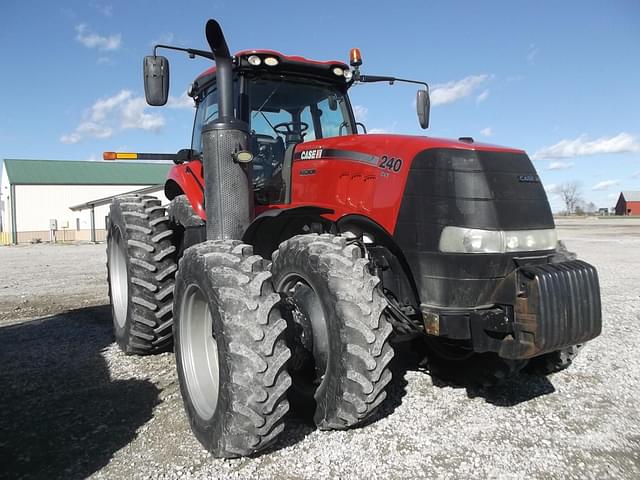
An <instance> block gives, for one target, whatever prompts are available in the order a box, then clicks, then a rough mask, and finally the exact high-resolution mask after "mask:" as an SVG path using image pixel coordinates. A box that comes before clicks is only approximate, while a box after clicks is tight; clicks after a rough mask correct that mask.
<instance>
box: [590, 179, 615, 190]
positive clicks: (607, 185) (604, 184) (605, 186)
mask: <svg viewBox="0 0 640 480" xmlns="http://www.w3.org/2000/svg"><path fill="white" fill-rule="evenodd" d="M619 184H620V180H605V181H603V182H600V183H596V184H595V185H594V186H593V188H592V189H591V190H607V189H609V188H611V187H615V186H616V185H619Z"/></svg>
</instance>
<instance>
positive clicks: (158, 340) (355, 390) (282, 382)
mask: <svg viewBox="0 0 640 480" xmlns="http://www.w3.org/2000/svg"><path fill="white" fill-rule="evenodd" d="M174 244H175V239H173V231H172V229H171V228H170V223H169V219H168V217H167V215H166V212H165V209H164V208H163V207H161V206H160V202H159V200H157V199H155V198H153V197H148V196H132V195H128V196H123V197H118V198H116V199H115V200H114V201H113V203H112V206H111V213H110V225H109V231H108V246H107V255H108V275H109V287H110V289H109V291H110V298H111V303H112V310H113V318H114V329H115V334H116V341H117V343H118V345H119V346H120V347H121V349H122V350H123V351H124V352H126V353H128V354H149V353H156V352H160V351H165V350H168V349H169V348H170V347H171V345H172V344H173V343H174V342H173V340H174V338H173V335H175V345H174V347H175V354H176V363H177V369H178V379H179V383H180V389H181V393H182V397H183V401H184V405H185V409H186V412H187V416H188V418H189V422H190V424H191V428H192V430H193V432H194V434H195V435H196V437H197V438H198V440H199V441H200V442H201V443H202V444H203V445H204V446H205V447H206V448H207V449H208V450H209V451H210V452H212V453H213V454H214V455H215V456H218V457H237V456H246V455H251V454H254V453H256V452H258V451H260V450H263V449H264V448H266V447H267V446H268V445H270V444H271V443H272V442H273V441H274V440H275V439H276V437H277V436H278V435H279V434H280V433H281V432H282V430H283V429H284V418H285V415H286V414H287V412H288V411H289V399H291V400H292V402H294V403H296V404H297V406H301V407H302V406H305V407H306V408H310V410H311V412H312V413H313V418H314V420H315V423H316V424H317V426H318V427H319V428H321V429H345V428H349V427H352V426H355V425H358V424H361V423H362V422H363V421H364V420H365V419H367V418H369V417H370V416H371V414H372V413H373V412H374V411H375V410H376V408H377V407H378V406H379V405H380V404H381V403H382V402H383V400H384V399H385V397H386V392H385V388H386V386H387V385H388V383H389V381H390V380H391V372H390V370H389V368H388V367H389V362H390V361H391V359H392V358H393V349H392V347H391V346H390V344H389V336H390V334H391V332H392V328H391V325H390V324H389V322H388V321H387V319H386V316H385V313H384V311H385V308H386V299H385V297H384V296H383V295H382V293H380V291H379V290H378V289H377V288H376V287H377V284H378V282H379V279H378V278H377V277H375V276H374V275H372V274H371V273H370V272H369V269H368V260H367V259H365V258H363V254H362V251H361V249H360V247H359V246H358V245H357V244H355V243H352V242H350V241H348V240H347V239H346V238H343V237H339V236H334V235H329V234H324V235H300V236H296V237H293V238H291V239H290V240H287V241H285V242H283V244H282V245H280V248H279V249H278V250H277V251H276V252H274V255H273V265H271V263H270V262H267V261H266V260H264V259H263V258H262V257H260V256H258V255H254V254H253V249H252V247H251V246H249V245H245V244H242V243H241V242H238V241H207V242H204V243H200V244H197V245H194V246H192V247H189V248H187V249H186V250H185V251H184V254H183V255H182V257H181V259H180V261H179V268H178V264H177V255H178V252H177V251H176V247H175V245H174ZM176 272H177V275H176ZM271 272H273V278H272V273H271ZM174 277H175V278H174ZM274 286H275V288H274ZM276 292H279V293H276ZM282 307H284V308H282ZM283 314H284V315H283ZM283 316H284V317H286V320H285V319H284V318H283ZM294 316H295V318H296V319H297V323H296V321H294ZM174 317H175V321H174ZM172 333H173V335H172ZM285 335H288V337H287V338H285ZM290 347H291V348H290ZM292 349H293V351H294V352H295V358H293V359H292V358H291V356H292V355H291V350H292ZM296 365H298V366H300V365H303V368H297V367H296ZM289 371H291V374H290V373H289ZM292 377H293V381H292Z"/></svg>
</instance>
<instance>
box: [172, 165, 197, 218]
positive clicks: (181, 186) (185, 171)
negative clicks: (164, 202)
mask: <svg viewBox="0 0 640 480" xmlns="http://www.w3.org/2000/svg"><path fill="white" fill-rule="evenodd" d="M202 173H203V172H202V162H200V161H198V160H192V161H190V162H187V163H182V164H180V165H175V166H174V167H172V168H171V170H169V175H168V178H167V181H166V183H165V185H164V193H165V195H166V197H167V198H168V199H169V200H172V199H173V198H175V197H177V196H178V195H182V194H185V195H186V196H187V198H188V199H189V203H191V208H193V211H194V212H195V213H196V215H198V216H199V217H200V218H202V220H205V221H206V220H207V213H206V211H205V209H204V178H203V175H202Z"/></svg>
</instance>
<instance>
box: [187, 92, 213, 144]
mask: <svg viewBox="0 0 640 480" xmlns="http://www.w3.org/2000/svg"><path fill="white" fill-rule="evenodd" d="M217 116H218V90H217V89H216V88H215V87H214V88H212V89H210V90H209V91H208V92H207V93H206V94H205V97H204V98H203V99H202V100H200V102H199V103H198V109H197V110H196V117H195V120H194V122H193V136H192V137H191V149H192V150H194V151H196V152H198V153H202V126H203V125H206V124H207V123H208V122H210V121H211V120H213V119H214V118H216V117H217Z"/></svg>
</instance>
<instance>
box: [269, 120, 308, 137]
mask: <svg viewBox="0 0 640 480" xmlns="http://www.w3.org/2000/svg"><path fill="white" fill-rule="evenodd" d="M297 125H300V132H296V131H295V130H294V128H295V127H296V126H297ZM273 130H274V132H276V133H277V134H279V135H284V136H285V137H286V136H287V135H298V133H300V134H301V135H302V134H303V133H304V132H306V131H307V130H309V124H308V123H305V122H282V123H278V124H277V125H274V127H273ZM302 136H304V135H302Z"/></svg>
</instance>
